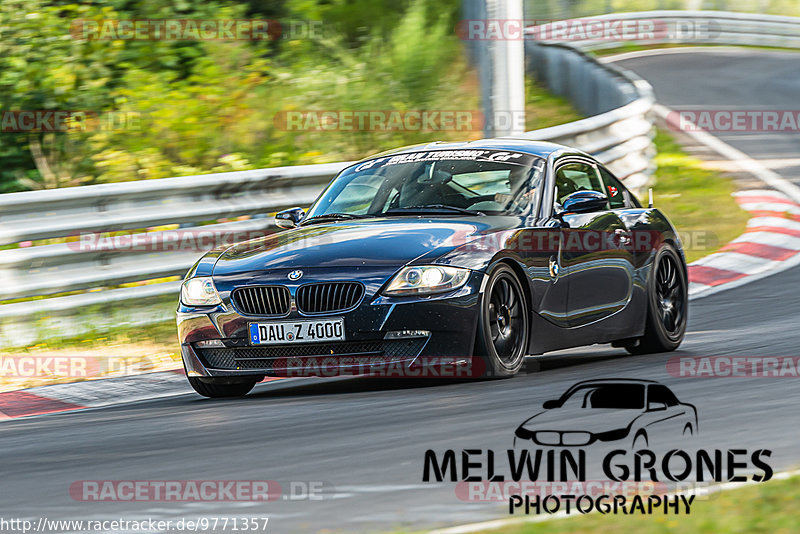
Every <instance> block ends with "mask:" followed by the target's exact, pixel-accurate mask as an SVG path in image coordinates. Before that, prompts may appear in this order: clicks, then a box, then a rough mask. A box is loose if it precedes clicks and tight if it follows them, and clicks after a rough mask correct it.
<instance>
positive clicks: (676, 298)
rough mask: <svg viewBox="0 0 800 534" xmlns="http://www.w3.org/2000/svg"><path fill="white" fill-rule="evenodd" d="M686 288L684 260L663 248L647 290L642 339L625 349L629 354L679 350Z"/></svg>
mask: <svg viewBox="0 0 800 534" xmlns="http://www.w3.org/2000/svg"><path fill="white" fill-rule="evenodd" d="M688 303H689V298H688V284H687V282H686V269H685V266H684V264H683V260H682V259H681V258H680V256H679V255H678V253H677V252H675V249H674V248H672V246H670V245H669V244H664V245H663V246H662V247H661V248H660V249H659V250H658V252H657V253H656V257H655V259H654V261H653V273H652V275H651V276H650V281H649V283H648V287H647V322H646V325H645V331H644V335H643V336H642V337H641V338H640V339H639V343H638V344H636V345H630V346H628V347H626V348H627V350H628V352H630V353H632V354H646V353H650V352H668V351H672V350H675V349H677V348H678V346H679V345H680V344H681V341H683V336H684V334H686V316H687V311H688Z"/></svg>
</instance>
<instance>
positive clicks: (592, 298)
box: [177, 139, 688, 397]
mask: <svg viewBox="0 0 800 534" xmlns="http://www.w3.org/2000/svg"><path fill="white" fill-rule="evenodd" d="M276 224H277V226H278V227H279V228H282V229H284V231H281V232H276V233H273V234H271V235H267V236H264V237H259V238H256V239H252V240H249V241H245V242H241V243H237V244H234V245H226V246H222V247H218V248H216V249H214V250H212V251H209V252H208V253H206V254H205V255H204V256H203V257H202V258H200V260H199V261H198V262H197V263H196V264H195V265H194V266H193V267H192V268H191V269H190V270H189V272H188V274H187V275H186V278H185V280H184V282H183V285H182V287H181V296H180V304H179V307H178V314H177V321H178V333H179V339H180V342H181V353H182V357H183V363H184V366H185V369H186V374H187V377H188V379H189V382H190V383H191V385H192V387H193V388H194V389H195V390H196V391H197V392H198V393H200V394H201V395H204V396H208V397H227V396H239V395H245V394H246V393H248V392H249V391H250V390H251V389H252V388H253V386H254V385H255V384H256V383H257V382H258V381H260V380H262V379H263V378H264V377H269V376H312V375H313V376H330V375H334V374H370V373H371V372H374V371H375V370H384V371H385V370H386V369H395V370H398V369H399V370H401V371H402V372H403V373H405V375H404V376H415V370H416V369H419V368H420V367H424V366H427V365H432V363H431V362H434V364H435V365H437V366H439V365H453V366H456V367H458V368H461V367H464V368H468V369H469V373H467V374H469V375H470V376H486V377H509V376H513V375H514V374H515V373H517V372H518V371H519V370H520V368H521V367H522V365H523V363H524V360H525V357H526V356H530V355H536V354H542V353H544V352H546V351H552V350H558V349H564V348H569V347H575V346H581V345H591V344H595V343H611V344H613V345H614V346H617V347H625V348H626V349H627V350H628V351H629V352H632V353H647V352H661V351H670V350H674V349H675V348H677V347H678V345H679V344H680V343H681V341H682V339H683V336H684V332H685V329H686V317H687V305H688V298H687V274H686V262H685V258H684V254H683V250H682V248H681V243H680V239H679V237H678V234H677V232H676V231H675V228H674V227H673V226H672V225H671V223H670V222H669V221H668V220H667V218H666V216H665V215H664V214H663V213H661V212H660V211H659V210H658V209H655V208H652V207H642V206H641V205H640V204H639V202H638V201H637V199H636V198H635V197H634V195H633V194H631V192H630V191H629V190H628V189H627V188H626V187H625V186H624V185H623V184H622V183H621V182H620V180H618V179H617V178H616V177H615V176H614V175H613V174H612V173H611V172H609V171H608V169H606V168H605V167H604V166H603V165H602V164H601V163H599V162H598V161H597V160H596V159H594V158H593V157H591V156H589V155H587V154H585V153H582V152H580V151H577V150H574V149H571V148H568V147H564V146H561V145H556V144H552V143H544V142H533V141H526V140H516V139H492V140H483V141H474V142H468V143H447V144H444V143H432V144H428V145H420V146H415V147H410V148H405V149H400V150H398V151H395V152H392V153H386V154H382V155H379V156H376V157H372V158H369V159H366V160H363V161H361V162H358V163H356V164H354V165H352V166H350V167H348V168H346V169H344V170H343V171H342V172H340V173H339V174H338V175H337V176H336V177H335V178H334V179H333V180H332V181H331V182H330V184H328V186H327V187H326V188H325V190H324V191H323V192H322V193H321V195H320V196H319V197H318V198H317V200H316V201H315V202H314V204H313V205H312V206H311V207H310V208H309V209H308V211H305V210H304V209H302V208H293V209H289V210H286V211H283V212H280V213H278V214H277V215H276ZM462 376H463V375H462Z"/></svg>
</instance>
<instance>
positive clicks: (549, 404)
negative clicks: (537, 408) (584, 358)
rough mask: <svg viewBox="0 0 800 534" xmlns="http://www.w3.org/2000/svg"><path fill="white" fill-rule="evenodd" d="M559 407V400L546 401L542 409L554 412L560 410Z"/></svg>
mask: <svg viewBox="0 0 800 534" xmlns="http://www.w3.org/2000/svg"><path fill="white" fill-rule="evenodd" d="M559 406H560V404H559V403H558V401H557V400H549V401H545V402H544V404H542V408H544V409H545V410H552V409H553V408H558V407H559Z"/></svg>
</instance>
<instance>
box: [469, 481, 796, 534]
mask: <svg viewBox="0 0 800 534" xmlns="http://www.w3.org/2000/svg"><path fill="white" fill-rule="evenodd" d="M798 525H800V478H798V477H793V478H789V479H786V480H772V481H769V482H764V483H759V484H752V485H747V486H744V487H742V488H740V489H737V490H733V491H726V492H723V493H719V494H717V495H716V496H715V498H713V499H710V500H706V501H700V500H696V501H695V503H694V504H693V505H692V511H691V514H690V515H682V516H675V515H669V516H665V515H663V514H662V515H650V516H648V515H637V516H622V515H600V514H596V513H595V514H588V515H585V516H571V517H569V518H566V519H563V520H553V521H545V522H541V523H529V524H526V525H525V524H523V525H519V526H506V527H504V528H503V529H502V530H487V531H484V532H485V533H487V534H488V533H490V532H492V533H496V532H503V534H567V533H569V534H604V533H608V534H616V533H619V532H636V533H637V534H662V533H670V532H693V533H702V534H706V533H707V534H715V533H717V532H725V533H738V532H747V533H756V534H758V533H764V534H779V533H787V534H788V533H791V532H797V530H798Z"/></svg>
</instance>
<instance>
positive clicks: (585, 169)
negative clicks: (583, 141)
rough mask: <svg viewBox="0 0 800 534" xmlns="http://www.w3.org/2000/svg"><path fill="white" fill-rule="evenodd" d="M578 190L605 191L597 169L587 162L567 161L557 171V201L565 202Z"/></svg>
mask: <svg viewBox="0 0 800 534" xmlns="http://www.w3.org/2000/svg"><path fill="white" fill-rule="evenodd" d="M576 191H597V192H599V193H603V192H604V191H603V182H602V181H601V180H600V176H599V175H598V174H597V169H595V168H594V167H593V166H592V165H588V164H586V163H567V164H565V165H562V166H561V167H559V168H558V170H557V171H556V195H555V199H556V202H557V203H558V204H559V205H560V204H563V203H564V199H566V198H567V197H568V196H569V195H571V194H572V193H574V192H576Z"/></svg>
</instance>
